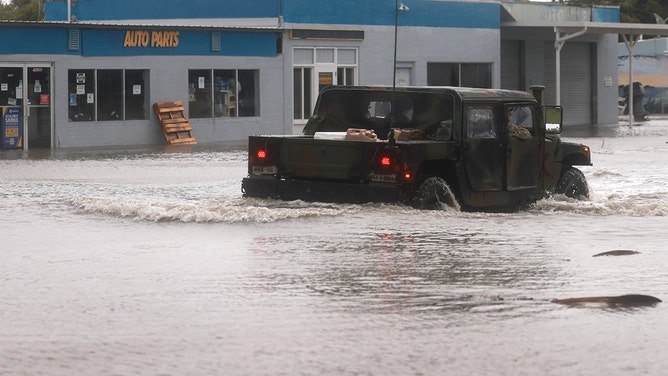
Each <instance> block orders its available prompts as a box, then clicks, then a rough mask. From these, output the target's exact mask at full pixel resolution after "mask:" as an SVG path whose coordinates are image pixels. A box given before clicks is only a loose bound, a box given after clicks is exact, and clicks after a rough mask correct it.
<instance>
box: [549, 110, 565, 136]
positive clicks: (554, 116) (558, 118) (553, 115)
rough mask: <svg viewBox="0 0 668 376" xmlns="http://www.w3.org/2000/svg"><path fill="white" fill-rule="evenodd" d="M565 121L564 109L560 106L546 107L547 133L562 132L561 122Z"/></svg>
mask: <svg viewBox="0 0 668 376" xmlns="http://www.w3.org/2000/svg"><path fill="white" fill-rule="evenodd" d="M562 121H563V110H562V108H561V107H560V106H546V107H545V133H547V134H559V133H561V124H562Z"/></svg>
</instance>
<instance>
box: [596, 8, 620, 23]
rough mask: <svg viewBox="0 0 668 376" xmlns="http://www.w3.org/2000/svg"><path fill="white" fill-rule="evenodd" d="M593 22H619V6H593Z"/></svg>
mask: <svg viewBox="0 0 668 376" xmlns="http://www.w3.org/2000/svg"><path fill="white" fill-rule="evenodd" d="M591 20H592V22H617V23H619V8H618V7H592V8H591Z"/></svg>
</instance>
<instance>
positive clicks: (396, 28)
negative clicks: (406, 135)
mask: <svg viewBox="0 0 668 376" xmlns="http://www.w3.org/2000/svg"><path fill="white" fill-rule="evenodd" d="M408 10H409V9H408V7H407V6H406V5H405V4H404V3H401V4H399V0H395V1H394V58H393V59H392V101H391V106H392V108H391V112H390V115H391V118H390V122H391V123H390V134H389V135H388V141H390V143H394V131H393V130H392V128H394V124H395V120H396V115H395V113H394V110H395V103H394V102H395V101H394V99H395V98H394V97H395V96H394V93H395V91H396V89H397V34H398V31H399V12H408Z"/></svg>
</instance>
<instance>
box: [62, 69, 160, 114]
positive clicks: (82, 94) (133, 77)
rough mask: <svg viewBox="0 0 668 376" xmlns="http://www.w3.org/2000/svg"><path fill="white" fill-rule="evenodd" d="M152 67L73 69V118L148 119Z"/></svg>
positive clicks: (70, 77)
mask: <svg viewBox="0 0 668 376" xmlns="http://www.w3.org/2000/svg"><path fill="white" fill-rule="evenodd" d="M148 77H149V71H148V70H136V69H131V70H125V71H124V70H122V69H99V70H94V69H71V70H70V71H69V72H68V94H69V99H68V101H69V103H68V108H69V119H70V121H112V120H142V119H148V117H149V114H148V111H149V108H150V106H148V100H149V99H148V93H147V92H146V88H147V87H148Z"/></svg>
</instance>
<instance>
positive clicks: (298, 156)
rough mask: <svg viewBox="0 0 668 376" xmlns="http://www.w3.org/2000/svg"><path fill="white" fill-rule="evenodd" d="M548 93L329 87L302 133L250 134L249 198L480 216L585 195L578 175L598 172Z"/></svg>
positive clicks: (583, 182) (586, 191) (584, 185)
mask: <svg viewBox="0 0 668 376" xmlns="http://www.w3.org/2000/svg"><path fill="white" fill-rule="evenodd" d="M541 90H542V87H537V88H535V90H534V95H535V96H534V95H532V94H530V93H528V92H522V91H510V90H493V89H473V88H459V87H402V88H396V89H393V88H392V87H376V86H373V87H369V86H330V87H328V88H325V89H324V90H323V91H322V92H321V93H320V96H319V97H318V101H317V103H316V107H315V111H314V115H313V116H312V117H311V118H310V119H309V121H308V123H307V124H306V126H305V127H304V132H303V134H301V135H295V136H251V137H249V140H248V177H246V178H244V179H243V181H242V191H243V193H244V196H246V197H259V198H277V199H282V200H297V199H298V200H305V201H323V202H352V203H364V202H401V203H405V204H409V205H412V206H414V207H416V208H425V209H437V208H441V207H443V206H444V205H447V206H452V207H457V208H461V209H463V210H481V211H483V210H484V211H513V210H517V209H519V208H521V207H522V206H525V205H527V204H530V203H533V202H535V201H536V200H539V199H541V198H544V197H546V196H548V195H550V194H554V193H558V194H565V195H567V196H570V197H588V195H589V189H588V186H587V182H586V180H585V178H584V175H583V174H582V172H581V171H580V170H578V169H577V168H575V167H573V166H577V165H591V158H590V152H589V148H588V147H587V146H584V145H580V144H574V143H568V142H563V141H562V140H561V139H560V138H559V136H558V133H560V132H561V120H562V112H561V108H560V107H556V106H548V107H542V106H541V103H540V99H541V93H542V92H541ZM536 97H537V98H538V99H537V98H536ZM546 118H547V122H546V121H545V119H546Z"/></svg>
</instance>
